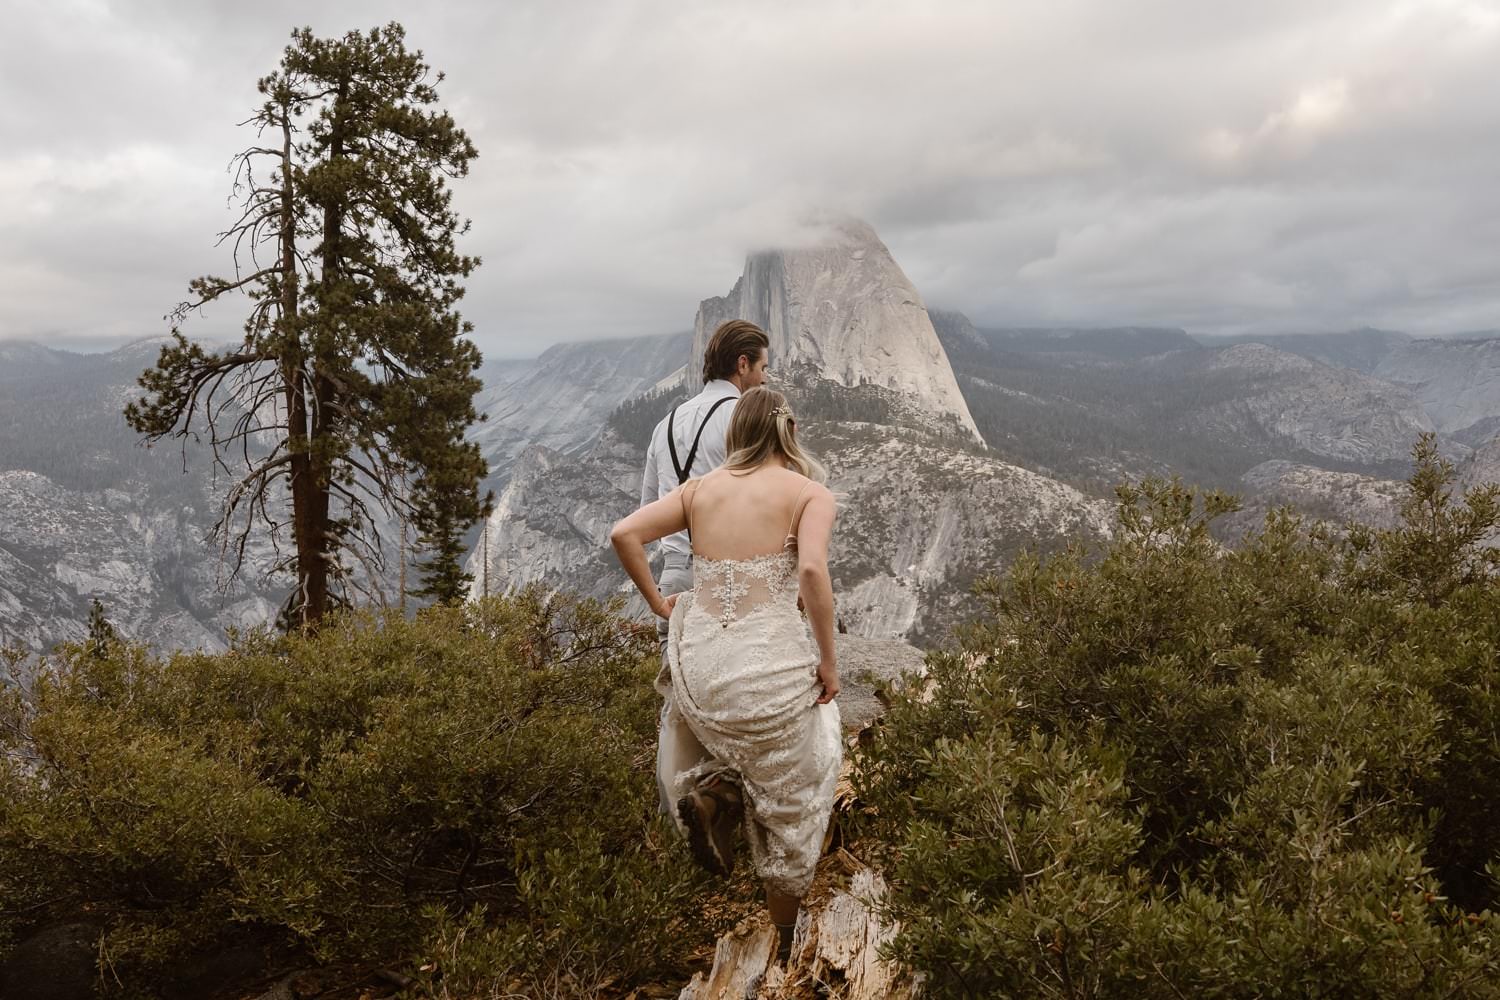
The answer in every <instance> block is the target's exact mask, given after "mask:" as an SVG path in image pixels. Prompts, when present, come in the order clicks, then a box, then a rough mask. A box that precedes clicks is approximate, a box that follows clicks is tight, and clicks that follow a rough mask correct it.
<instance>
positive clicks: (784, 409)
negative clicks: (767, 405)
mask: <svg viewBox="0 0 1500 1000" xmlns="http://www.w3.org/2000/svg"><path fill="white" fill-rule="evenodd" d="M771 416H773V417H786V418H787V419H788V420H790V419H791V416H792V408H791V407H790V406H778V407H776V409H774V410H772V411H771Z"/></svg>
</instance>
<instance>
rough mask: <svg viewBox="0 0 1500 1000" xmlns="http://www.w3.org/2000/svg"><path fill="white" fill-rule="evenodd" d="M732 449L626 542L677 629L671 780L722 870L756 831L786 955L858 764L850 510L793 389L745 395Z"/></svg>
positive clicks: (626, 562)
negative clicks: (847, 711) (852, 716)
mask: <svg viewBox="0 0 1500 1000" xmlns="http://www.w3.org/2000/svg"><path fill="white" fill-rule="evenodd" d="M726 450H727V453H728V458H727V459H726V460H725V463H724V465H722V466H721V467H719V468H718V469H716V470H714V471H713V472H711V473H709V474H708V475H706V476H704V477H703V478H702V479H692V480H689V481H688V482H686V483H684V484H683V485H682V486H680V487H678V488H677V489H676V490H674V491H673V492H671V493H670V494H668V495H667V496H665V497H663V498H661V499H660V500H657V501H656V502H654V503H650V504H647V505H646V506H644V507H642V508H641V509H640V510H638V511H636V512H635V513H634V514H631V515H630V516H629V517H627V518H625V519H624V520H623V521H621V522H620V523H619V524H617V525H615V527H614V530H613V531H612V532H611V533H610V541H611V542H612V543H613V544H614V547H615V552H616V554H617V555H618V556H619V558H620V563H621V564H622V565H623V566H624V568H625V571H626V572H627V573H629V574H630V578H631V579H632V580H633V581H635V585H636V586H637V587H638V588H640V592H641V595H642V596H643V597H644V598H645V599H646V602H647V603H648V604H649V605H650V607H651V610H652V611H654V612H655V613H656V614H657V615H658V616H659V617H662V618H668V619H670V626H669V631H668V636H667V654H666V658H665V662H664V664H663V667H662V673H661V676H659V677H658V678H657V689H658V690H659V691H661V693H662V694H663V695H664V696H665V697H666V702H667V704H666V712H665V715H664V717H663V721H662V729H661V743H662V745H661V752H660V754H659V755H658V761H659V764H658V767H659V769H660V772H661V773H660V774H659V777H660V778H661V780H662V782H663V785H664V786H665V787H666V788H668V789H670V790H672V794H673V795H675V796H676V797H677V819H678V822H679V823H680V825H681V826H682V827H683V829H684V831H685V832H686V834H687V837H688V843H689V846H690V847H691V848H692V851H693V855H694V857H695V858H697V860H698V861H699V863H700V864H702V865H704V867H706V868H708V869H709V870H710V871H712V872H715V873H717V874H726V875H727V874H728V873H729V871H730V870H731V868H732V867H733V863H734V859H733V853H732V841H731V837H732V834H733V831H734V828H735V827H736V826H741V827H742V828H743V830H744V833H745V839H746V841H747V842H748V844H749V847H750V857H751V860H752V862H753V863H754V865H755V869H756V873H757V874H758V875H759V876H760V877H761V879H762V880H763V881H764V883H765V888H766V906H767V909H768V910H770V915H771V921H772V922H773V923H774V924H775V925H776V927H777V930H778V932H779V934H780V948H779V951H780V953H781V957H782V958H783V959H784V958H785V957H786V954H787V952H788V951H789V949H790V947H791V938H792V930H793V928H794V927H795V925H796V921H797V911H798V908H799V907H800V905H801V901H802V896H803V895H804V894H805V893H806V892H807V889H808V886H809V885H810V884H811V882H812V877H813V868H814V867H815V866H816V864H817V861H818V856H819V854H820V853H821V852H822V847H823V836H824V833H825V831H826V830H827V827H828V817H829V814H830V812H831V811H832V808H833V794H834V787H835V785H836V784H837V781H838V774H839V764H840V758H841V756H842V743H841V730H840V726H839V711H838V706H837V705H835V704H834V702H833V699H834V696H835V695H837V694H838V691H839V679H838V669H837V665H836V662H835V659H834V647H833V631H834V629H833V585H832V582H831V581H830V579H829V576H828V541H829V537H830V535H831V534H832V531H833V521H834V500H833V494H832V493H830V492H829V490H828V488H827V487H825V486H824V485H822V480H823V479H825V478H826V474H825V473H824V471H823V469H822V467H821V466H819V465H818V464H817V463H816V462H815V461H813V460H812V459H811V458H809V457H808V456H807V455H805V454H804V453H803V451H802V449H801V448H799V447H798V445H797V430H796V420H795V419H794V418H793V416H792V411H791V409H790V408H789V407H788V406H787V402H786V397H785V396H783V395H782V394H781V393H779V392H775V391H774V390H770V389H765V388H756V389H751V390H750V391H748V392H746V393H745V394H744V395H743V396H742V397H741V398H740V401H739V404H738V405H737V406H736V407H735V410H734V419H733V420H732V421H731V423H730V425H729V431H728V434H727V438H726ZM684 529H686V530H687V531H688V532H689V536H690V537H691V539H692V547H693V589H692V590H691V591H688V592H687V593H684V594H682V595H680V596H681V600H679V599H678V596H679V595H675V594H674V595H673V596H672V597H670V598H663V597H662V596H661V592H660V591H659V590H657V588H656V583H655V581H654V580H653V579H652V577H651V570H650V567H649V565H648V562H647V558H646V549H645V546H646V543H648V542H651V541H655V540H656V539H658V538H662V537H664V536H666V535H670V534H672V533H673V532H677V531H682V530H684ZM799 595H800V599H799ZM803 606H805V608H806V617H807V622H804V621H803V616H802V613H801V611H800V610H799V608H800V607H803ZM808 624H810V625H811V632H812V639H813V641H811V642H810V641H809V639H808Z"/></svg>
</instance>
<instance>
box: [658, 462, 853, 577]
mask: <svg viewBox="0 0 1500 1000" xmlns="http://www.w3.org/2000/svg"><path fill="white" fill-rule="evenodd" d="M815 490H819V491H823V492H826V490H823V488H822V487H820V486H818V484H816V483H814V482H813V481H812V480H810V479H808V478H807V477H806V476H802V475H799V474H798V473H795V472H793V471H791V470H790V469H785V468H781V467H780V466H775V465H763V466H761V467H760V468H758V469H755V470H754V471H752V472H747V473H739V474H736V473H734V472H730V471H728V470H726V469H718V470H716V471H714V472H710V473H709V474H708V475H706V476H704V477H703V478H702V479H696V480H693V481H691V482H689V483H688V484H687V486H686V488H685V489H684V495H683V505H684V506H685V507H686V508H687V517H688V524H689V529H690V531H691V533H692V539H693V554H694V555H695V556H701V557H702V558H704V559H712V560H725V559H728V560H738V559H753V558H756V557H758V556H765V555H772V554H775V553H778V552H782V551H784V550H785V549H786V548H787V547H788V545H787V543H788V541H791V542H793V543H794V546H795V541H796V535H795V532H796V527H797V521H798V520H799V518H800V515H801V513H802V509H803V508H804V507H805V506H806V504H807V502H808V500H809V499H810V498H811V497H812V496H813V495H814V491H815ZM794 546H793V547H794Z"/></svg>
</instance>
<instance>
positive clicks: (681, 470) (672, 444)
mask: <svg viewBox="0 0 1500 1000" xmlns="http://www.w3.org/2000/svg"><path fill="white" fill-rule="evenodd" d="M734 398H735V397H733V396H724V397H721V398H720V399H716V400H714V405H713V406H710V407H709V408H708V416H706V417H704V418H703V423H701V424H699V425H698V433H697V434H695V435H693V446H692V447H691V448H689V449H688V455H687V464H686V465H684V464H683V463H682V462H679V461H678V460H677V442H676V441H674V440H673V438H672V420H673V418H674V417H676V416H677V410H678V407H676V406H674V407H672V412H671V413H669V414H667V451H669V452H671V454H672V471H673V472H676V473H677V485H678V486H681V485H682V484H683V483H685V482H687V481H688V477H689V476H691V475H692V473H693V459H695V458H697V457H698V442H699V441H701V440H703V429H704V428H705V427H707V426H708V422H709V420H711V419H713V415H714V411H715V410H717V409H718V408H719V407H721V406H723V405H724V404H725V403H727V402H729V401H730V400H731V399H734Z"/></svg>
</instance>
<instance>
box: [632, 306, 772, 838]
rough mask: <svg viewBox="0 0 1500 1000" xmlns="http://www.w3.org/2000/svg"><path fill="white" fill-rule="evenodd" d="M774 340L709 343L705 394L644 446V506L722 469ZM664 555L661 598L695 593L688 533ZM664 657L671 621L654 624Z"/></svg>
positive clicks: (664, 545)
mask: <svg viewBox="0 0 1500 1000" xmlns="http://www.w3.org/2000/svg"><path fill="white" fill-rule="evenodd" d="M770 346H771V341H770V338H768V337H767V336H766V334H765V331H763V330H761V328H760V327H758V326H756V325H755V324H754V323H751V322H748V321H747V320H742V319H732V320H730V321H728V322H727V323H723V324H721V325H720V326H719V328H718V329H717V330H715V331H714V335H713V336H712V337H711V338H709V341H708V347H707V349H706V350H704V352H703V390H702V391H701V392H699V393H698V395H696V396H694V397H693V398H692V399H689V400H688V401H687V402H685V403H682V404H681V405H679V406H678V407H677V408H676V409H674V410H673V411H672V412H671V413H669V414H667V415H666V416H665V417H663V418H662V421H661V423H659V424H657V425H656V429H655V430H653V431H652V432H651V443H650V444H649V445H647V447H646V474H645V476H644V477H643V478H642V480H641V506H645V505H646V504H648V503H652V502H654V501H656V500H660V499H661V498H662V497H664V496H666V495H667V494H668V493H671V492H672V491H673V490H675V489H676V488H677V487H678V486H680V485H681V484H683V483H685V482H687V481H688V480H689V479H695V478H697V477H699V476H703V475H706V474H708V473H710V472H712V471H713V470H714V469H717V468H718V467H719V466H721V465H723V464H724V459H725V457H726V456H725V454H724V436H725V434H727V433H728V431H729V421H730V418H731V417H733V416H734V405H735V403H736V402H737V401H738V400H739V398H740V394H741V393H743V392H745V391H747V390H749V389H753V388H755V387H756V386H758V385H763V384H765V381H766V366H767V364H768V363H769V360H770V358H769V355H770ZM659 544H660V545H661V550H662V553H663V555H664V556H665V559H664V562H663V565H662V571H661V579H660V580H658V581H657V587H658V588H659V589H660V590H661V593H662V596H663V597H670V596H671V595H673V594H680V593H682V592H683V591H687V590H691V589H693V550H692V546H691V544H690V543H689V542H688V536H687V532H685V531H683V532H679V533H677V534H675V535H668V536H667V537H666V538H663V539H662V540H661V542H660V543H659ZM656 634H657V636H658V637H659V638H660V640H661V648H662V652H663V654H665V653H666V648H667V622H666V620H665V619H662V620H658V621H657V623H656ZM658 786H659V787H658V790H659V791H660V792H661V803H662V811H663V812H667V813H670V811H671V801H670V799H669V798H668V794H667V789H666V788H664V787H660V781H658Z"/></svg>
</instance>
